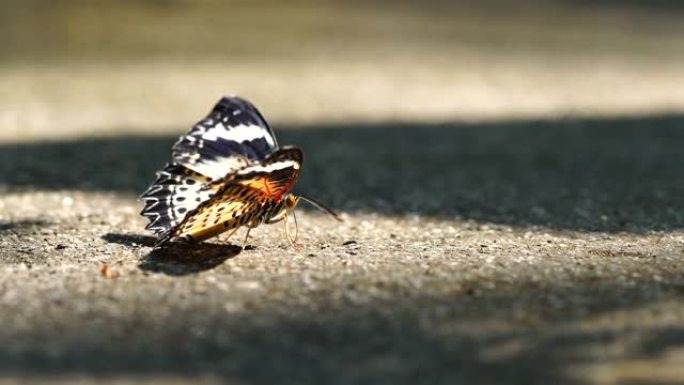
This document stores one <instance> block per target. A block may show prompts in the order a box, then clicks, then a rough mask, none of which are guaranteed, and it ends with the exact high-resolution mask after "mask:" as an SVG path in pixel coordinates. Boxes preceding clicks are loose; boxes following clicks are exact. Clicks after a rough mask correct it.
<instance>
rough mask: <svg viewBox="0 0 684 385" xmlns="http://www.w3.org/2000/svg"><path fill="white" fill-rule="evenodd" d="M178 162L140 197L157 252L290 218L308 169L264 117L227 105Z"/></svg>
mask: <svg viewBox="0 0 684 385" xmlns="http://www.w3.org/2000/svg"><path fill="white" fill-rule="evenodd" d="M172 156H173V161H172V162H171V163H169V164H167V166H166V167H165V168H164V169H163V170H162V171H160V172H158V173H157V179H156V180H155V182H154V183H153V184H152V185H151V186H150V187H149V188H148V189H147V190H146V191H145V192H144V193H143V194H142V195H141V199H142V200H143V201H144V202H145V207H144V208H143V210H142V212H141V214H142V215H144V216H146V217H148V219H149V220H150V223H149V224H148V225H147V229H149V230H152V231H154V232H155V233H156V234H157V235H158V236H159V240H158V245H159V244H163V243H166V242H168V241H170V240H181V241H189V242H199V241H202V240H205V239H208V238H211V237H214V236H216V235H219V234H221V233H223V232H226V231H230V230H235V229H237V228H239V227H242V226H247V227H248V228H254V227H257V226H259V225H261V224H263V223H273V222H277V221H280V220H282V219H285V218H286V217H287V212H288V211H289V210H292V209H294V207H295V205H296V204H297V201H298V199H299V197H297V196H295V195H293V194H291V193H290V190H291V189H292V187H293V186H294V184H295V182H296V181H297V178H298V176H299V172H300V170H301V166H302V163H303V153H302V151H301V150H300V149H298V148H296V147H282V148H281V147H279V146H278V144H277V142H276V139H275V136H274V135H273V131H272V130H271V128H270V127H269V126H268V124H267V123H266V121H265V120H264V118H263V117H262V116H261V114H260V113H259V112H258V110H257V109H256V108H255V107H254V106H253V105H252V104H251V103H249V102H247V101H246V100H244V99H240V98H237V97H230V98H223V99H221V100H220V101H219V102H218V104H216V106H215V107H214V108H213V110H212V111H211V112H210V114H209V115H208V116H207V117H206V118H204V119H203V120H201V121H200V122H198V123H197V124H196V125H195V126H193V128H192V129H191V130H190V132H189V133H188V134H186V135H184V136H181V138H180V139H179V140H178V141H177V142H176V143H175V144H174V146H173V148H172Z"/></svg>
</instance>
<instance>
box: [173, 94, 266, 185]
mask: <svg viewBox="0 0 684 385" xmlns="http://www.w3.org/2000/svg"><path fill="white" fill-rule="evenodd" d="M277 149H278V142H277V141H276V139H275V135H274V134H273V130H271V128H270V127H269V125H268V123H266V120H265V119H264V117H263V116H262V115H261V113H260V112H259V110H257V109H256V107H254V105H252V104H251V103H250V102H248V101H246V100H244V99H241V98H238V97H224V98H222V99H221V100H220V101H219V102H218V103H217V104H216V105H215V106H214V108H213V109H212V111H211V112H210V113H209V115H207V117H205V118H204V119H202V120H201V121H199V122H198V123H197V124H195V125H194V126H193V127H192V129H191V130H190V132H188V133H187V134H186V135H184V136H182V137H181V138H180V139H179V140H178V141H177V142H176V143H175V144H174V145H173V148H172V152H173V158H174V161H175V162H177V163H179V164H181V165H183V166H185V167H186V168H188V169H190V170H193V171H195V172H198V173H200V174H202V175H206V176H208V177H210V178H211V179H212V180H214V181H216V180H219V179H221V178H223V177H224V176H225V175H227V174H228V173H231V172H233V171H236V170H238V169H241V168H243V167H245V166H248V165H250V164H253V163H258V162H261V161H263V160H264V159H266V158H267V157H268V156H269V155H270V154H272V153H273V152H275V151H276V150H277Z"/></svg>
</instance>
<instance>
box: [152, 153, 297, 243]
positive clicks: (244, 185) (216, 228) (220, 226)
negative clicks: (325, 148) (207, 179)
mask: <svg viewBox="0 0 684 385" xmlns="http://www.w3.org/2000/svg"><path fill="white" fill-rule="evenodd" d="M302 160H303V156H302V151H301V150H300V149H298V148H294V147H291V148H284V149H281V150H278V151H277V152H275V153H274V154H273V155H272V156H270V157H269V158H268V159H266V160H265V161H264V162H262V163H261V164H258V165H253V166H248V167H245V168H243V169H241V170H239V171H237V172H235V173H234V174H232V175H230V176H229V177H227V178H226V179H224V180H223V181H220V182H214V183H211V184H209V185H207V186H206V188H209V189H211V190H212V191H216V193H215V195H214V196H212V197H211V198H210V199H209V200H207V201H205V202H204V203H202V204H200V205H199V206H198V207H197V208H196V209H195V210H193V211H192V212H190V213H189V214H187V216H186V217H185V219H184V220H183V221H182V222H181V223H180V224H179V225H178V226H177V227H176V228H175V229H173V230H171V231H168V232H167V233H166V234H164V235H163V236H162V237H161V238H160V241H159V244H162V243H164V242H166V241H168V240H170V239H184V240H187V241H193V242H199V241H202V240H204V239H208V238H211V237H213V236H215V235H218V234H220V233H222V232H225V231H228V230H231V229H234V228H237V227H240V226H243V225H251V224H252V223H261V222H263V221H264V220H266V219H268V218H270V217H272V216H274V215H276V214H277V213H278V212H279V211H280V210H281V208H282V207H283V205H282V203H281V199H282V197H283V195H284V194H286V193H287V192H288V191H289V190H290V189H291V188H292V186H293V185H294V183H295V181H296V180H297V177H298V176H299V170H300V168H301V165H302Z"/></svg>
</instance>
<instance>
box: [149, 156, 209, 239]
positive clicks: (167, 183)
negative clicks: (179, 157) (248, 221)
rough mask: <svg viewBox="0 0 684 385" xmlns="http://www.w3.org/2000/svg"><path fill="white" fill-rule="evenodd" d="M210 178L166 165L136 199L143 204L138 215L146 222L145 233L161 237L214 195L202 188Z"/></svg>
mask: <svg viewBox="0 0 684 385" xmlns="http://www.w3.org/2000/svg"><path fill="white" fill-rule="evenodd" d="M210 182H211V178H209V177H207V176H204V175H202V174H199V173H197V172H194V171H192V170H190V169H187V168H185V167H184V166H181V165H180V164H176V163H170V164H168V165H166V167H164V169H163V170H161V171H159V172H157V179H156V180H155V181H154V183H152V185H151V186H150V187H149V188H148V189H147V190H145V192H144V193H142V195H141V196H140V199H141V200H142V201H143V202H145V207H144V208H143V210H142V212H141V213H140V214H142V215H143V216H145V217H147V218H148V219H149V220H150V223H148V225H147V227H146V229H147V230H151V231H154V232H155V233H156V234H158V235H159V234H163V233H165V232H167V231H168V230H169V229H171V228H173V227H175V226H176V225H178V224H179V223H180V222H182V221H183V219H184V218H185V216H186V215H187V213H188V212H191V211H192V210H194V209H195V208H197V206H199V204H200V203H202V202H204V201H206V200H208V199H209V198H211V197H212V195H213V194H214V192H215V191H213V190H212V189H206V188H204V186H205V185H207V184H208V183H210Z"/></svg>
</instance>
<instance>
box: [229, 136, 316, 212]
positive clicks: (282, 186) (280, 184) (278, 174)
mask: <svg viewBox="0 0 684 385" xmlns="http://www.w3.org/2000/svg"><path fill="white" fill-rule="evenodd" d="M303 161H304V156H303V153H302V150H300V149H298V148H296V147H286V148H283V149H280V150H278V151H277V152H275V153H273V154H272V155H271V156H269V157H268V159H266V160H265V161H264V162H262V163H261V164H258V165H253V166H249V167H245V168H243V169H241V170H239V171H237V172H236V173H235V174H234V176H233V178H232V183H235V184H240V185H243V186H249V187H251V188H253V189H256V190H259V191H261V192H262V193H263V194H264V195H266V196H267V197H268V198H269V199H272V200H275V201H277V202H279V201H280V200H281V199H282V197H283V196H284V195H285V194H286V193H287V192H288V191H290V190H291V189H292V186H293V185H294V183H295V182H296V181H297V178H298V177H299V171H300V169H301V167H302V163H303Z"/></svg>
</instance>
